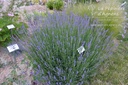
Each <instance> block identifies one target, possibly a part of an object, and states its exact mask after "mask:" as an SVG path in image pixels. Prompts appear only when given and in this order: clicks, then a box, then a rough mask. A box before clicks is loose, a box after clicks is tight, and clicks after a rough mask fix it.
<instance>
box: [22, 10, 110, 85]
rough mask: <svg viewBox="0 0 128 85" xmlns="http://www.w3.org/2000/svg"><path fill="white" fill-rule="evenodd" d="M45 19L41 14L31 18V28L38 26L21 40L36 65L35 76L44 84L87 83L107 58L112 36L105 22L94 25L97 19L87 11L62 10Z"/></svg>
mask: <svg viewBox="0 0 128 85" xmlns="http://www.w3.org/2000/svg"><path fill="white" fill-rule="evenodd" d="M43 20H44V17H42V16H37V17H35V18H34V22H32V21H30V20H29V23H30V28H34V29H37V30H35V31H34V32H33V35H31V36H26V38H27V37H28V38H27V39H26V40H27V41H26V42H25V43H24V42H23V43H21V44H22V46H23V47H24V49H25V52H27V56H28V58H29V60H30V62H31V64H32V65H33V69H34V71H35V73H34V75H33V76H34V79H35V80H36V81H40V82H43V83H44V84H45V85H47V84H48V85H86V84H87V82H89V80H90V78H91V77H92V76H94V75H95V74H96V73H97V68H98V67H99V65H100V63H101V62H103V61H104V60H105V59H106V58H108V56H109V53H110V51H111V47H112V40H111V39H112V38H111V36H107V34H106V33H107V31H106V30H104V29H103V28H102V26H101V27H98V28H97V26H91V24H98V22H97V21H96V20H95V21H91V19H90V18H89V17H87V16H86V15H85V16H84V17H81V16H77V15H75V14H69V15H68V14H66V13H64V12H62V13H54V14H48V15H47V17H45V20H44V21H43ZM37 22H38V23H37ZM31 23H32V24H31ZM42 23H43V24H42ZM80 46H83V47H84V48H85V52H83V53H81V54H79V53H78V51H77V49H78V48H79V47H80Z"/></svg>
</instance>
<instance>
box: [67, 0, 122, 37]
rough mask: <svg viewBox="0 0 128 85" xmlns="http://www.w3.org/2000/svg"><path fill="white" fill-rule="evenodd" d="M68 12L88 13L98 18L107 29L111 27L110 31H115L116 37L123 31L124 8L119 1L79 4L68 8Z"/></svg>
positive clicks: (109, 0)
mask: <svg viewBox="0 0 128 85" xmlns="http://www.w3.org/2000/svg"><path fill="white" fill-rule="evenodd" d="M67 12H73V13H75V14H78V15H81V16H84V15H85V14H86V15H88V16H90V17H92V18H94V19H98V21H99V22H101V23H102V24H101V25H103V26H104V28H105V29H109V32H108V33H111V32H113V36H114V37H115V36H117V35H118V34H119V33H120V32H122V31H123V29H122V28H123V23H124V10H123V9H122V8H121V4H120V2H119V1H115V0H107V1H106V2H102V3H94V4H77V5H74V6H73V7H69V8H67ZM99 25H100V24H99Z"/></svg>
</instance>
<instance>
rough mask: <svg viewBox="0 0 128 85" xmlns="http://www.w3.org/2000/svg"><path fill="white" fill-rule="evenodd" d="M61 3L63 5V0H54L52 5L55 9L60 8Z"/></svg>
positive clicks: (61, 6)
mask: <svg viewBox="0 0 128 85" xmlns="http://www.w3.org/2000/svg"><path fill="white" fill-rule="evenodd" d="M63 5H64V3H63V0H56V1H55V3H54V5H53V7H54V9H56V10H61V9H62V8H63Z"/></svg>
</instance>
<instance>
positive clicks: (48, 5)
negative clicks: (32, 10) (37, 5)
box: [46, 0, 55, 10]
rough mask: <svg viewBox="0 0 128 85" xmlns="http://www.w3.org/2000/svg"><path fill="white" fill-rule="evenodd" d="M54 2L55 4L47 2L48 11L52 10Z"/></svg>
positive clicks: (51, 0)
mask: <svg viewBox="0 0 128 85" xmlns="http://www.w3.org/2000/svg"><path fill="white" fill-rule="evenodd" d="M54 2H55V0H49V1H48V2H47V4H46V5H47V7H48V8H49V9H50V10H53V5H54Z"/></svg>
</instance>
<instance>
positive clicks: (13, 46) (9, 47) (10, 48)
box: [7, 44, 19, 53]
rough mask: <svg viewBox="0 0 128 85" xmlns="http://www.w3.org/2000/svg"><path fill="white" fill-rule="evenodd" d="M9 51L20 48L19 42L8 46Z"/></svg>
mask: <svg viewBox="0 0 128 85" xmlns="http://www.w3.org/2000/svg"><path fill="white" fill-rule="evenodd" d="M7 49H8V51H9V53H11V52H13V51H16V50H18V49H19V46H18V45H17V44H13V45H10V46H8V47H7Z"/></svg>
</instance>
